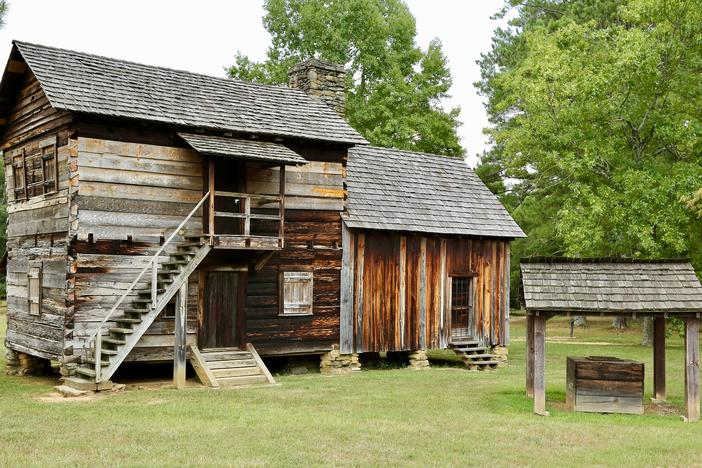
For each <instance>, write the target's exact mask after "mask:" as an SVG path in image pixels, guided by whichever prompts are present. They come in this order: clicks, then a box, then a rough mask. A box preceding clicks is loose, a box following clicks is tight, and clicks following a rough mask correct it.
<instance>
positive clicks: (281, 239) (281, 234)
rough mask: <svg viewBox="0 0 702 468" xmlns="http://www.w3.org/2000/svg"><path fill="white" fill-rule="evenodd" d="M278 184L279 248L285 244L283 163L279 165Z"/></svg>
mask: <svg viewBox="0 0 702 468" xmlns="http://www.w3.org/2000/svg"><path fill="white" fill-rule="evenodd" d="M278 177H279V180H278V182H279V184H280V187H279V189H278V195H279V196H280V203H279V205H278V209H279V211H280V223H279V224H278V239H279V241H278V242H279V244H280V248H281V249H282V248H283V247H284V246H285V164H281V165H280V174H279V176H278Z"/></svg>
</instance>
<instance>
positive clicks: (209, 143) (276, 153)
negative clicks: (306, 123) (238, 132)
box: [178, 133, 307, 164]
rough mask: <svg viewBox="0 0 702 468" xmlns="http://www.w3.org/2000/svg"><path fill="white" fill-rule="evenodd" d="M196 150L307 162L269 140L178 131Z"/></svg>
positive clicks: (220, 154) (256, 158)
mask: <svg viewBox="0 0 702 468" xmlns="http://www.w3.org/2000/svg"><path fill="white" fill-rule="evenodd" d="M178 136H179V137H181V138H182V139H183V140H185V142H186V143H187V144H188V145H190V146H191V147H192V148H193V149H194V150H195V151H197V152H198V153H200V154H203V155H210V156H226V157H232V158H238V159H249V160H256V161H265V162H272V163H276V162H277V163H284V164H305V163H307V161H306V160H305V158H303V157H302V156H300V155H299V154H297V153H296V152H294V151H293V150H291V149H289V148H288V147H286V146H283V145H280V144H277V143H270V142H267V141H254V140H242V139H239V138H230V137H223V136H212V135H199V134H195V133H178Z"/></svg>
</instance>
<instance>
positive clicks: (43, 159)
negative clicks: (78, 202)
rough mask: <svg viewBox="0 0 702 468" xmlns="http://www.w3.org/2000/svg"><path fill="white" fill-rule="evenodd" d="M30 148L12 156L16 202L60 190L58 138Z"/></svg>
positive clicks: (48, 139) (49, 139)
mask: <svg viewBox="0 0 702 468" xmlns="http://www.w3.org/2000/svg"><path fill="white" fill-rule="evenodd" d="M30 146H31V148H29V147H28V148H23V149H22V150H20V151H19V152H18V153H16V154H14V155H13V156H12V181H13V186H14V192H15V200H26V199H27V198H29V197H33V196H36V195H43V194H50V193H54V192H56V191H57V190H58V164H57V161H56V137H53V138H47V139H46V140H43V141H41V142H39V144H38V145H30Z"/></svg>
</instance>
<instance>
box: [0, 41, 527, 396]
mask: <svg viewBox="0 0 702 468" xmlns="http://www.w3.org/2000/svg"><path fill="white" fill-rule="evenodd" d="M344 80H345V73H344V70H343V68H342V67H339V66H334V65H331V64H326V63H324V62H320V61H318V60H315V59H312V60H308V61H306V62H303V63H301V64H299V65H298V66H296V67H294V68H293V69H292V70H291V85H292V86H293V87H279V86H264V85H259V84H253V83H247V82H242V81H236V80H230V79H224V78H214V77H209V76H203V75H198V74H194V73H189V72H183V71H176V70H170V69H165V68H159V67H152V66H146V65H140V64H135V63H131V62H125V61H120V60H115V59H109V58H104V57H99V56H94V55H89V54H85V53H79V52H73V51H67V50H61V49H56V48H51V47H45V46H38V45H33V44H28V43H22V42H15V43H14V47H13V50H12V53H11V56H10V59H9V61H8V64H7V67H6V69H5V73H4V75H3V79H2V82H1V83H0V126H1V128H0V132H1V134H0V148H1V149H2V150H3V152H4V160H5V184H6V192H7V193H6V195H7V200H8V226H7V239H8V242H7V298H8V331H7V337H6V345H7V348H8V350H9V352H8V369H10V370H13V369H17V368H20V370H24V371H26V370H28V367H31V366H32V365H36V364H37V363H40V362H41V360H55V361H58V362H59V363H60V364H61V367H62V371H63V372H64V374H76V375H79V376H80V377H82V378H84V379H86V380H87V381H89V384H88V385H87V388H94V387H95V385H96V384H98V385H97V388H103V387H105V386H109V383H108V382H109V379H110V377H111V376H112V375H113V374H114V372H115V371H116V370H117V369H118V368H119V366H120V365H121V364H122V363H123V362H126V361H160V360H172V359H174V355H175V357H176V361H178V360H180V359H181V358H184V356H185V354H184V353H185V347H186V344H187V345H188V349H189V350H190V357H191V360H192V362H193V366H194V367H195V369H196V370H197V372H198V376H199V377H200V378H201V379H202V380H203V381H206V382H208V383H210V384H212V385H218V384H239V383H252V382H257V381H264V382H265V381H266V380H269V381H270V375H269V374H268V373H267V371H266V370H265V366H264V365H263V362H262V361H261V359H260V357H259V354H260V355H262V356H264V357H265V356H272V355H286V354H322V353H325V356H326V357H325V358H323V360H322V362H323V363H325V362H326V363H328V362H329V360H330V358H329V356H330V355H331V356H333V357H332V358H331V360H333V361H338V359H337V358H338V356H339V354H341V355H343V356H349V355H352V354H353V353H358V352H368V351H400V350H407V351H416V350H423V349H426V348H431V347H446V346H448V345H450V344H451V343H452V341H453V342H461V343H462V345H463V348H466V349H468V348H467V347H470V346H473V347H476V346H474V345H480V346H490V345H506V343H507V342H508V339H509V332H508V328H507V323H508V306H507V304H508V284H509V281H508V276H509V267H508V265H509V264H508V259H509V248H508V242H509V240H510V239H511V238H514V237H518V236H522V235H523V234H522V232H521V230H519V228H518V226H516V224H515V223H514V221H513V220H512V219H511V218H510V217H509V215H508V214H507V213H506V211H505V210H504V208H503V207H502V206H501V205H500V204H499V203H498V202H497V200H496V199H495V197H494V196H492V194H490V193H489V191H488V190H487V189H486V188H485V186H484V185H483V184H482V183H480V181H479V180H478V179H477V178H476V177H475V175H474V174H473V173H472V172H471V171H470V170H469V169H468V168H467V167H466V166H465V164H464V163H463V162H462V161H459V160H455V159H449V158H442V157H437V156H428V155H418V154H416V153H405V152H397V151H394V150H382V149H378V148H371V147H369V146H367V142H366V141H365V140H364V139H363V138H362V137H361V136H360V135H359V134H358V133H357V132H356V131H354V130H353V129H352V128H351V127H350V126H349V125H348V124H347V123H346V122H345V121H344V119H343V118H342V117H341V116H339V114H337V112H343V102H344V101H343V96H344V92H343V83H344V82H345V81H344ZM294 87H297V88H299V89H295V88H294ZM335 111H336V112H335ZM350 149H352V150H351V151H349V150H350ZM409 161H412V162H411V166H408V164H409ZM381 162H382V163H381ZM395 182H397V184H394V183H395ZM437 183H441V184H442V185H439V186H436V187H435V184H437ZM346 184H348V187H347V186H346ZM388 184H390V185H388ZM407 206H411V207H412V210H409V211H407V210H406V208H405V207H407ZM342 219H343V221H342ZM459 322H460V324H459ZM174 337H177V338H178V339H175V338H174ZM459 338H460V339H459ZM174 345H175V346H174ZM174 348H175V354H174ZM473 354H476V352H473ZM478 354H480V353H478ZM485 356H486V357H482V358H475V359H474V360H482V361H484V362H486V363H487V362H490V363H491V362H493V361H492V360H491V359H490V356H489V355H487V354H485ZM352 360H353V359H352ZM346 364H347V361H344V366H346ZM486 365H487V364H486ZM74 380H77V379H74Z"/></svg>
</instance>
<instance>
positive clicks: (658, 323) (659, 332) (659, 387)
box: [653, 317, 665, 401]
mask: <svg viewBox="0 0 702 468" xmlns="http://www.w3.org/2000/svg"><path fill="white" fill-rule="evenodd" d="M653 398H654V399H655V400H658V401H665V318H664V317H655V318H654V319H653Z"/></svg>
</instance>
